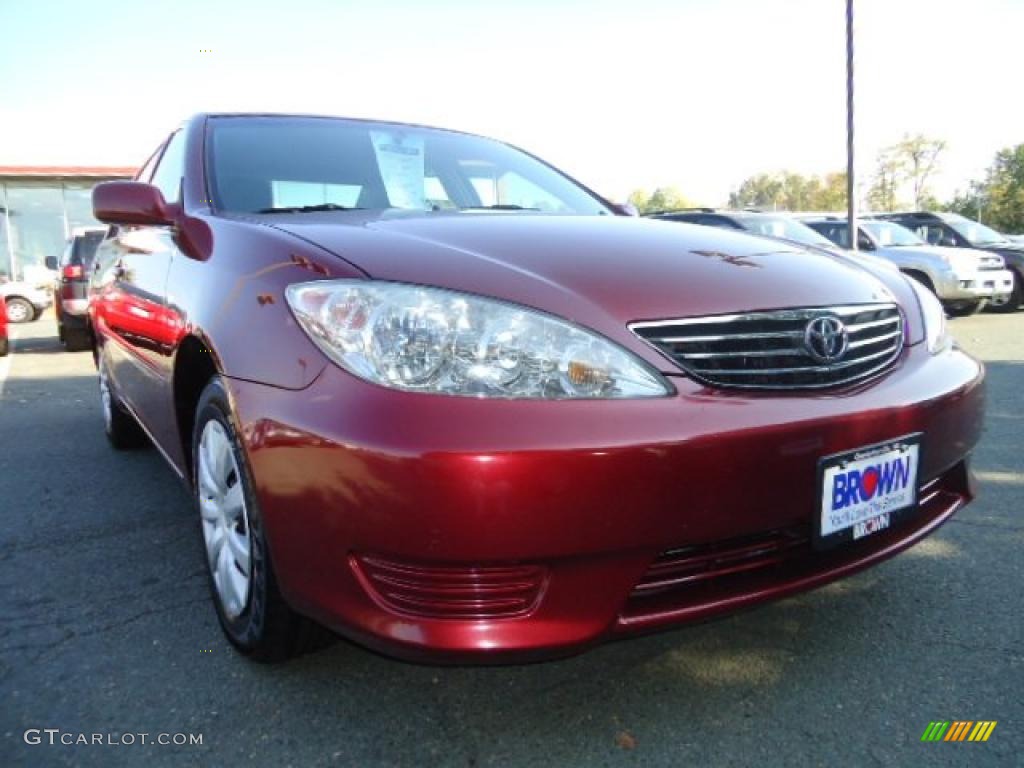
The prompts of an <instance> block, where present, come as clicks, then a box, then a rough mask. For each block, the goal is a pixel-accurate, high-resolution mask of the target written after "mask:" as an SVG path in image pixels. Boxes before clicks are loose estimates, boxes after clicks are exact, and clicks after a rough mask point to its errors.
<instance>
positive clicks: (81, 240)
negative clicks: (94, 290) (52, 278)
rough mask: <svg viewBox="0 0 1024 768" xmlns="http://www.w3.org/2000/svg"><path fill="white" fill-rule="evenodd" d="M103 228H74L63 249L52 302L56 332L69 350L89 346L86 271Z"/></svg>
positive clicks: (89, 268) (77, 349) (88, 271)
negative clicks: (54, 299) (54, 296)
mask: <svg viewBox="0 0 1024 768" xmlns="http://www.w3.org/2000/svg"><path fill="white" fill-rule="evenodd" d="M105 234H106V230H105V229H80V230H76V231H75V233H74V234H73V235H72V236H71V239H69V240H68V244H67V246H66V247H65V248H64V255H63V256H62V257H61V260H60V277H59V278H58V282H57V290H56V293H57V296H56V299H57V300H56V301H55V302H54V304H55V305H56V307H55V308H56V312H57V335H58V336H59V337H60V340H61V341H62V342H64V348H65V349H66V350H68V351H69V352H79V351H81V350H85V349H89V348H90V346H91V340H90V336H89V316H88V314H87V310H88V309H89V273H90V272H91V271H92V262H93V257H94V256H95V255H96V248H97V247H98V246H99V244H100V242H101V241H102V240H103V236H104V235H105Z"/></svg>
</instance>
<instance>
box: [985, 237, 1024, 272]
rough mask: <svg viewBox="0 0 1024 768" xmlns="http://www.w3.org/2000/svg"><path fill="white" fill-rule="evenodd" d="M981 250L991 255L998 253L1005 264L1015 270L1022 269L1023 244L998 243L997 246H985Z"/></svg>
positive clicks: (1023, 267) (1023, 264)
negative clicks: (1012, 266)
mask: <svg viewBox="0 0 1024 768" xmlns="http://www.w3.org/2000/svg"><path fill="white" fill-rule="evenodd" d="M981 250H984V251H989V252H991V253H998V254H999V255H1000V256H1002V257H1003V258H1004V259H1005V260H1006V263H1007V264H1012V265H1014V266H1015V267H1016V268H1017V269H1024V243H1010V242H1006V243H999V244H998V245H986V246H984V247H983V248H981Z"/></svg>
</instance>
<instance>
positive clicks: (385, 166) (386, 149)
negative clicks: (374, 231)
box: [370, 131, 426, 208]
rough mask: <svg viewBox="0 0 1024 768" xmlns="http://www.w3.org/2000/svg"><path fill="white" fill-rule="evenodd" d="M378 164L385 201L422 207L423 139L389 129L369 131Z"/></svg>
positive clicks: (423, 204) (423, 202)
mask: <svg viewBox="0 0 1024 768" xmlns="http://www.w3.org/2000/svg"><path fill="white" fill-rule="evenodd" d="M370 140H371V141H372V142H373V151H374V152H375V153H376V155H377V167H378V168H379V169H380V175H381V178H382V179H383V180H384V189H385V190H386V191H387V194H388V201H389V202H390V203H391V205H393V206H394V207H396V208H423V207H424V206H425V205H426V203H425V197H424V192H423V176H424V170H423V138H422V137H420V136H415V135H409V134H401V133H397V132H392V131H370Z"/></svg>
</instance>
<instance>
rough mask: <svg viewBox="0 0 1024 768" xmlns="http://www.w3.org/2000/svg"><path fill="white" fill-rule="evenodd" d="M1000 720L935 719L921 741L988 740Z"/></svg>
mask: <svg viewBox="0 0 1024 768" xmlns="http://www.w3.org/2000/svg"><path fill="white" fill-rule="evenodd" d="M997 722H999V721H998V720H977V721H975V720H952V721H951V720H933V721H932V722H930V723H928V727H927V728H925V729H924V733H923V734H921V741H988V737H989V736H991V735H992V731H994V730H995V728H996V723H997Z"/></svg>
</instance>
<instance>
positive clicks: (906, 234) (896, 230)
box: [860, 221, 927, 248]
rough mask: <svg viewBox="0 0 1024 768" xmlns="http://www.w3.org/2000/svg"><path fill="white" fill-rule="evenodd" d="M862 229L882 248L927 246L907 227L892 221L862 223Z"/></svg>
mask: <svg viewBox="0 0 1024 768" xmlns="http://www.w3.org/2000/svg"><path fill="white" fill-rule="evenodd" d="M860 226H861V228H862V229H864V230H866V231H867V232H870V233H871V236H872V237H874V238H875V240H877V241H878V245H879V247H881V248H887V247H889V246H901V245H927V243H925V241H924V240H922V239H921V238H920V237H918V236H917V235H915V234H914V233H913V232H911V231H910V230H909V229H907V228H906V227H901V226H900V225H899V224H893V223H892V222H891V221H862V222H860Z"/></svg>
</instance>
